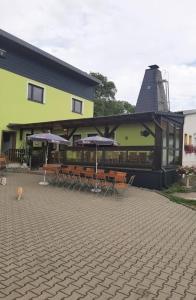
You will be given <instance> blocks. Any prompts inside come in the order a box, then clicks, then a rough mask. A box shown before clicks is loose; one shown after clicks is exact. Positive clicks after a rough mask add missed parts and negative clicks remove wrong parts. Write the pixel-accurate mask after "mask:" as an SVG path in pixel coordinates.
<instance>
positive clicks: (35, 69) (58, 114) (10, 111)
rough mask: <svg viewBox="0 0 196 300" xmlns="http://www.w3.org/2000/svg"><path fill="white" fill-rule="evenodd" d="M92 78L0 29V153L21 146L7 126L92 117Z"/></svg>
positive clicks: (19, 138)
mask: <svg viewBox="0 0 196 300" xmlns="http://www.w3.org/2000/svg"><path fill="white" fill-rule="evenodd" d="M97 84H99V81H98V80H97V79H96V78H93V77H92V76H90V75H88V74H87V73H85V72H83V71H81V70H79V69H77V68H75V67H73V66H71V65H69V64H67V63H65V62H63V61H61V60H59V59H57V58H56V57H54V56H52V55H50V54H48V53H46V52H44V51H42V50H40V49H38V48H36V47H34V46H32V45H30V44H28V43H26V42H24V41H23V40H21V39H18V38H16V37H15V36H13V35H11V34H9V33H7V32H5V31H3V30H0V153H1V152H2V153H5V152H6V151H8V150H10V149H19V148H22V147H24V143H25V136H24V137H23V139H21V133H20V131H17V130H15V129H11V128H9V127H8V124H9V123H32V122H47V121H55V120H61V119H64V120H65V119H76V118H77V119H79V118H87V117H93V102H92V100H93V98H94V93H95V86H96V85H97Z"/></svg>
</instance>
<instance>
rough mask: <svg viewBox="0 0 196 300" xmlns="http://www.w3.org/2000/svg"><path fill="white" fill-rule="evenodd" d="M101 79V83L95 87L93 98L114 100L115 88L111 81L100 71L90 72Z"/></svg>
mask: <svg viewBox="0 0 196 300" xmlns="http://www.w3.org/2000/svg"><path fill="white" fill-rule="evenodd" d="M90 75H91V76H93V77H96V78H97V79H99V80H100V81H101V84H100V85H98V86H97V87H96V90H95V98H96V99H104V100H114V99H115V95H116V93H117V88H116V86H115V84H114V82H113V81H108V78H107V77H106V76H104V75H102V74H100V73H94V72H91V73H90Z"/></svg>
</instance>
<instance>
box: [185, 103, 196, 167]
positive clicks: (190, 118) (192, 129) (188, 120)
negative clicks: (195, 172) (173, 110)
mask: <svg viewBox="0 0 196 300" xmlns="http://www.w3.org/2000/svg"><path fill="white" fill-rule="evenodd" d="M182 114H183V115H184V128H183V151H182V165H183V166H189V167H191V166H195V167H196V109H192V110H184V111H183V112H182Z"/></svg>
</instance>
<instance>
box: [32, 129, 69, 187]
mask: <svg viewBox="0 0 196 300" xmlns="http://www.w3.org/2000/svg"><path fill="white" fill-rule="evenodd" d="M28 140H30V141H37V142H45V143H46V152H45V164H47V162H48V144H49V143H52V144H64V145H69V141H68V140H66V139H64V138H62V137H61V136H59V135H56V134H52V133H36V134H32V135H29V136H28ZM39 184H41V185H48V182H47V181H46V170H45V171H44V181H41V182H40V183H39Z"/></svg>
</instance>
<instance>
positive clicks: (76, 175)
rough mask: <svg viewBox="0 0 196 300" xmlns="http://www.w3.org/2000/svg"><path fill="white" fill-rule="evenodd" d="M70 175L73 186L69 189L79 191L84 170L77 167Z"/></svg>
mask: <svg viewBox="0 0 196 300" xmlns="http://www.w3.org/2000/svg"><path fill="white" fill-rule="evenodd" d="M72 172H73V175H72V180H73V184H72V186H71V189H77V188H78V189H79V188H80V186H81V179H82V174H84V172H85V171H84V168H83V167H79V166H77V167H76V168H75V169H74V170H73V171H72Z"/></svg>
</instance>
